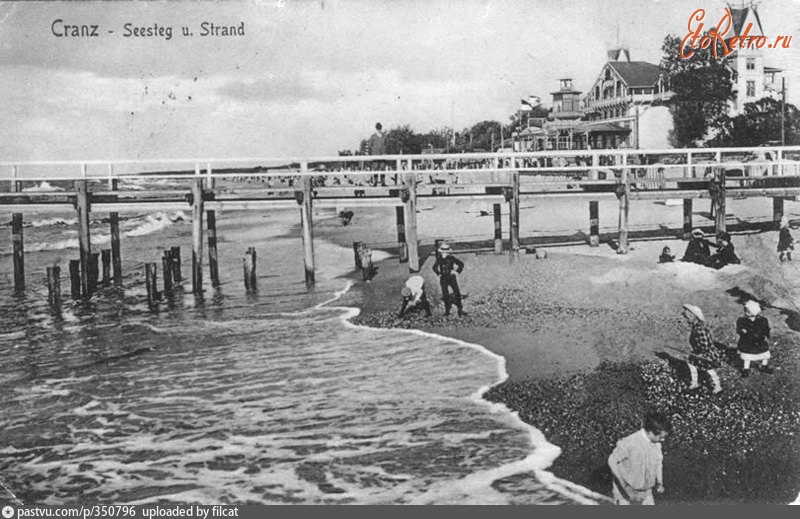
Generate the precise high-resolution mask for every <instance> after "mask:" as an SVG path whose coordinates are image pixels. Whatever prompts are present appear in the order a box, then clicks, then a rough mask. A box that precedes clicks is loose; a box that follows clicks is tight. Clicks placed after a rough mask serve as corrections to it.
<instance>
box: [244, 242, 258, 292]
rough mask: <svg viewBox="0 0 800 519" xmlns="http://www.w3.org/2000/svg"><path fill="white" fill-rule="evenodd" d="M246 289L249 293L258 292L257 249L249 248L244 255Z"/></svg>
mask: <svg viewBox="0 0 800 519" xmlns="http://www.w3.org/2000/svg"><path fill="white" fill-rule="evenodd" d="M244 289H245V291H247V292H252V291H254V290H256V249H255V247H248V248H247V252H246V253H245V254H244Z"/></svg>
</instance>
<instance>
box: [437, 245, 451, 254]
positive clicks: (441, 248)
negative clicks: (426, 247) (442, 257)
mask: <svg viewBox="0 0 800 519" xmlns="http://www.w3.org/2000/svg"><path fill="white" fill-rule="evenodd" d="M452 250H453V249H451V248H450V246H449V245H448V244H446V243H443V244H441V245H440V246H439V252H452Z"/></svg>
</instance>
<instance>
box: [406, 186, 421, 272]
mask: <svg viewBox="0 0 800 519" xmlns="http://www.w3.org/2000/svg"><path fill="white" fill-rule="evenodd" d="M402 200H403V203H404V206H403V214H404V217H405V223H406V243H407V244H408V272H410V273H412V274H413V273H416V272H419V250H418V249H417V176H416V175H415V174H414V173H413V172H407V173H405V174H403V193H402Z"/></svg>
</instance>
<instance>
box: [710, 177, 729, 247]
mask: <svg viewBox="0 0 800 519" xmlns="http://www.w3.org/2000/svg"><path fill="white" fill-rule="evenodd" d="M725 192H726V189H725V170H723V169H722V168H715V171H714V179H713V182H712V184H711V204H712V206H713V208H714V232H715V234H716V235H719V233H721V232H725V230H726V224H725V217H726V213H725Z"/></svg>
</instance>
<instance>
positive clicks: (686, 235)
mask: <svg viewBox="0 0 800 519" xmlns="http://www.w3.org/2000/svg"><path fill="white" fill-rule="evenodd" d="M691 238H692V199H691V198H684V199H683V239H684V240H689V239H691Z"/></svg>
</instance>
